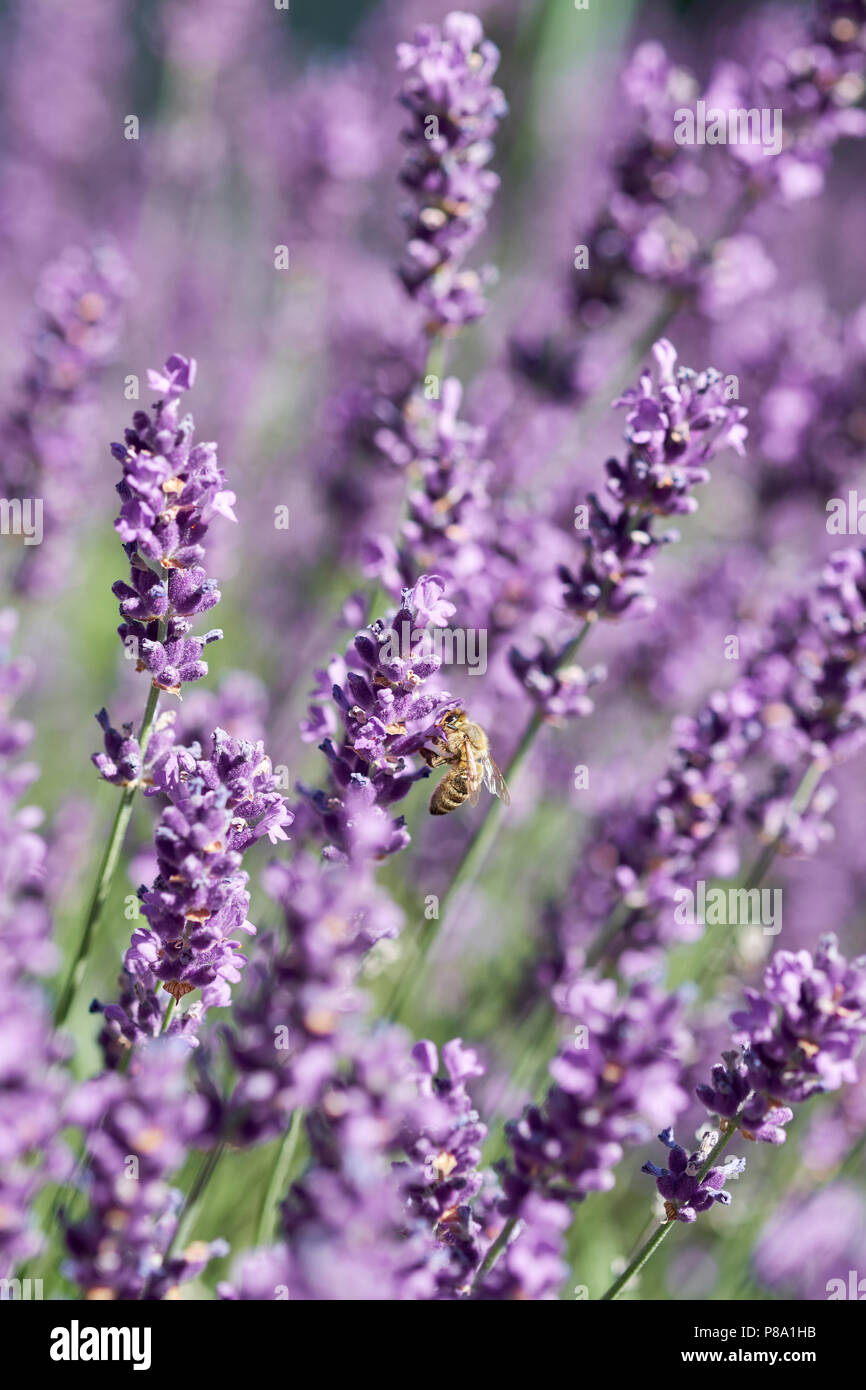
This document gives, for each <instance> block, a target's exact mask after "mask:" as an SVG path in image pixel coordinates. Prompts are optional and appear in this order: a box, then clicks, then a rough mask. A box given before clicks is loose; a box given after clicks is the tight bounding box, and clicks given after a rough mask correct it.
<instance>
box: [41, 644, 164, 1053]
mask: <svg viewBox="0 0 866 1390" xmlns="http://www.w3.org/2000/svg"><path fill="white" fill-rule="evenodd" d="M160 627H161V629H162V625H160ZM160 636H162V630H161V632H160ZM159 694H160V692H159V690H158V689H157V687H156V686H155V685H153V684H151V687H150V690H149V691H148V696H147V704H146V705H145V708H144V717H143V718H142V721H141V729H140V730H139V734H138V744H139V748H140V750H141V759H142V764H143V763H144V755H145V753H146V752H147V745H148V743H149V742H150V735H151V731H152V729H153V723H154V719H155V718H156V711H157V706H158V704H159ZM136 790H137V784H136V783H134V782H133V783H132V784H131V785H130V786H128V787H124V788H123V791H122V792H121V795H120V800H119V802H118V806H117V811H116V813H115V817H114V824H113V825H112V827H111V831H110V832H109V836H108V842H107V844H106V846H105V853H104V854H103V856H102V862H101V864H100V866H99V872H98V873H97V875H96V882H95V884H94V886H93V893H92V896H91V899H90V903H89V905H88V908H87V914H86V916H85V918H84V926H83V928H82V931H81V938H80V940H79V943H78V950H77V951H76V953H75V958H74V960H73V962H72V965H71V967H70V970H69V974H68V975H67V977H66V983H65V985H64V986H63V989H62V991H61V994H60V997H59V999H58V1001H57V1007H56V1009H55V1011H54V1026H55V1028H60V1027H61V1026H62V1024H63V1023H64V1022H65V1021H66V1017H67V1015H68V1013H69V1010H70V1008H71V1007H72V1001H73V999H74V998H75V995H76V992H77V990H78V987H79V985H80V984H81V981H82V980H83V978H84V973H85V971H86V969H87V961H88V957H89V955H90V949H91V946H92V945H93V936H94V933H95V931H96V928H97V926H98V924H99V919H100V917H101V916H102V912H103V909H104V907H105V904H106V902H107V901H108V896H109V894H110V892H111V885H112V883H113V881H114V875H115V872H116V870H117V865H118V862H119V860H120V852H121V850H122V849H123V842H124V840H125V838H126V832H127V829H128V828H129V821H130V817H131V816H132V806H133V802H134V800H135V793H136Z"/></svg>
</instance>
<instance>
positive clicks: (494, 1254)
mask: <svg viewBox="0 0 866 1390" xmlns="http://www.w3.org/2000/svg"><path fill="white" fill-rule="evenodd" d="M517 1222H518V1217H516V1216H511V1217H509V1219H508V1220H507V1221H506V1223H505V1225H504V1226H503V1227H502V1230H501V1231H500V1232H499V1235H498V1236H497V1237H496V1239H495V1241H494V1242H493V1244H492V1245H491V1247H490V1249H489V1250H488V1251H487V1254H486V1255H485V1256H484V1259H483V1260H482V1262H481V1266H480V1268H479V1270H478V1273H477V1274H476V1276H475V1278H474V1279H473V1280H472V1292H473V1293H474V1292H475V1290H476V1289H477V1288H479V1286H480V1285H481V1284H482V1283H483V1281H484V1276H485V1274H486V1273H487V1271H488V1270H489V1269H492V1268H493V1266H494V1265H495V1264H496V1261H497V1260H498V1259H499V1256H500V1255H501V1254H502V1252H503V1250H504V1249H505V1247H506V1245H507V1244H508V1242H509V1240H510V1239H511V1232H512V1231H513V1230H514V1228H515V1226H516V1225H517Z"/></svg>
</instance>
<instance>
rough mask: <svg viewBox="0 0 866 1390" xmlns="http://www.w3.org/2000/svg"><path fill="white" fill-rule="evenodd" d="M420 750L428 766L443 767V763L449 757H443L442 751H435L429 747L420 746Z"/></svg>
mask: <svg viewBox="0 0 866 1390" xmlns="http://www.w3.org/2000/svg"><path fill="white" fill-rule="evenodd" d="M418 752H419V753H420V755H421V757H422V758H423V759H424V761H425V763H426V764H427V766H428V767H441V766H442V764H443V763H445V762H447V761H448V760H447V758H443V757H442V755H441V753H433V752H432V751H431V750H430V749H429V748H419V749H418Z"/></svg>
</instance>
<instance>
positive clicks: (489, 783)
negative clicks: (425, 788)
mask: <svg viewBox="0 0 866 1390" xmlns="http://www.w3.org/2000/svg"><path fill="white" fill-rule="evenodd" d="M441 727H442V728H443V729H444V731H445V737H444V738H441V739H438V738H437V739H434V742H435V744H436V745H437V751H436V752H435V753H434V752H432V751H431V750H430V749H429V748H422V749H421V750H420V751H421V756H422V757H423V759H424V761H425V762H426V764H427V766H428V767H442V766H443V765H447V768H448V771H447V772H446V773H445V776H444V777H443V778H442V781H441V782H440V783H439V785H438V787H437V788H436V790H435V791H434V793H433V795H432V796H431V798H430V814H431V816H447V815H448V812H449V811H456V809H457V807H458V806H462V805H463V803H464V801H467V800H468V802H469V804H470V806H476V805H477V804H478V797H479V795H480V792H481V785H482V783H483V784H484V786H485V787H486V788H487V790H488V791H490V792H492V793H493V795H494V796H498V797H500V798H501V800H502V801H503V803H504V804H505V805H506V806H510V805H511V797H510V795H509V793H508V788H507V786H506V785H505V778H504V777H503V776H502V773H501V772H500V771H499V768H498V767H497V766H496V763H495V762H494V761H493V758H492V757H491V755H490V744H489V742H488V739H487V735H486V733H485V732H484V730H483V729H482V727H481V725H480V724H474V723H473V722H472V720H471V719H470V718H469V717H468V715H467V714H466V711H465V710H462V709H457V710H452V712H451V713H450V714H446V716H445V718H444V719H443V720H442V726H441Z"/></svg>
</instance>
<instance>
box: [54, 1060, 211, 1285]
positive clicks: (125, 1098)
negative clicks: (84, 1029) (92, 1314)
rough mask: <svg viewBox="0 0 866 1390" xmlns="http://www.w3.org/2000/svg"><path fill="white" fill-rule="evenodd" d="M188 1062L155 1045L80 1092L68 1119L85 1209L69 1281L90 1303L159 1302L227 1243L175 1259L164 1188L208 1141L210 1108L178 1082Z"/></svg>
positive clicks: (172, 1220)
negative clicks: (80, 1142) (79, 1151)
mask: <svg viewBox="0 0 866 1390" xmlns="http://www.w3.org/2000/svg"><path fill="white" fill-rule="evenodd" d="M187 1056H188V1054H187V1051H186V1049H185V1048H184V1047H182V1046H180V1045H179V1044H177V1043H176V1042H174V1043H173V1042H171V1041H163V1040H160V1041H158V1042H156V1043H154V1044H153V1046H152V1047H151V1049H150V1050H149V1052H148V1054H147V1056H146V1058H145V1059H144V1060H143V1062H142V1063H141V1064H140V1066H139V1067H138V1068H136V1070H135V1072H134V1073H131V1074H127V1075H120V1074H119V1073H118V1072H104V1073H103V1074H102V1075H101V1076H99V1077H96V1078H95V1079H94V1080H92V1081H88V1082H85V1083H84V1084H83V1085H82V1086H80V1087H79V1088H78V1090H77V1091H76V1093H75V1094H74V1096H73V1097H72V1099H71V1100H70V1102H69V1105H68V1108H67V1113H66V1116H65V1119H66V1121H67V1123H71V1124H73V1125H76V1126H78V1127H79V1128H80V1129H81V1131H82V1133H83V1135H84V1143H85V1152H86V1154H87V1157H88V1165H87V1192H88V1197H89V1207H88V1211H87V1214H86V1215H85V1216H84V1218H83V1219H82V1220H81V1221H77V1222H75V1223H72V1224H68V1225H67V1226H66V1232H65V1234H66V1245H67V1248H68V1251H69V1256H70V1263H69V1267H68V1274H69V1277H70V1278H72V1279H74V1280H75V1282H76V1283H77V1284H79V1285H80V1286H81V1287H82V1288H83V1289H84V1291H85V1292H84V1296H85V1297H86V1298H90V1299H122V1300H132V1299H142V1298H143V1299H148V1300H150V1299H164V1298H172V1297H177V1296H178V1294H177V1292H176V1291H177V1289H178V1286H179V1285H180V1284H182V1283H185V1282H187V1281H189V1280H190V1279H194V1278H196V1277H197V1275H198V1274H200V1273H201V1271H202V1270H203V1269H204V1268H205V1266H206V1265H207V1263H208V1262H209V1260H211V1259H212V1258H214V1257H217V1256H220V1255H224V1254H226V1253H227V1251H228V1246H227V1245H226V1243H225V1241H222V1240H217V1241H212V1242H210V1243H205V1242H203V1241H198V1242H196V1243H194V1244H193V1245H191V1246H189V1247H188V1248H187V1249H185V1250H183V1251H182V1252H180V1251H179V1252H178V1253H177V1254H173V1253H171V1250H170V1247H171V1244H172V1241H173V1239H174V1236H175V1234H176V1232H177V1227H178V1220H179V1215H180V1208H181V1202H182V1194H181V1193H180V1192H179V1191H177V1190H175V1189H172V1188H171V1187H169V1185H168V1179H169V1178H170V1177H171V1175H172V1173H174V1172H176V1171H177V1170H178V1169H179V1168H180V1167H181V1165H182V1164H183V1162H184V1159H185V1158H186V1155H187V1151H188V1148H189V1146H191V1145H193V1146H194V1145H196V1144H200V1143H204V1142H206V1140H207V1138H208V1137H209V1108H208V1105H207V1102H206V1101H205V1100H204V1098H203V1097H201V1096H198V1095H195V1094H192V1093H191V1092H190V1091H189V1089H188V1087H187V1085H186V1082H185V1076H184V1069H185V1062H186V1058H187Z"/></svg>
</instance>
